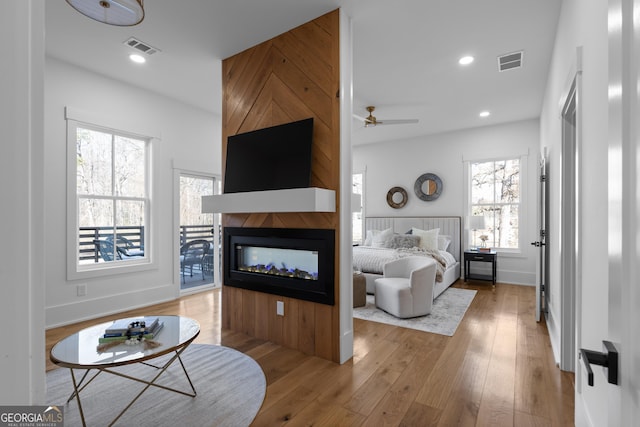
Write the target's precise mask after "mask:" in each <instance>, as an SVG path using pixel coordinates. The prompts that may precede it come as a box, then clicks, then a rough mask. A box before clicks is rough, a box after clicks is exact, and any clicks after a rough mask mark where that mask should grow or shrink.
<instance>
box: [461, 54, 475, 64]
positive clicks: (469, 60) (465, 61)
mask: <svg viewBox="0 0 640 427" xmlns="http://www.w3.org/2000/svg"><path fill="white" fill-rule="evenodd" d="M473 60H474V58H473V56H463V57H462V58H460V59H459V60H458V64H460V65H469V64H471V63H472V62H473Z"/></svg>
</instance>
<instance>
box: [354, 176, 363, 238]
mask: <svg viewBox="0 0 640 427" xmlns="http://www.w3.org/2000/svg"><path fill="white" fill-rule="evenodd" d="M363 178H364V174H363V173H354V174H353V181H352V186H353V187H352V189H351V192H352V193H353V194H359V195H360V197H359V198H358V197H353V198H352V200H351V230H352V233H353V237H352V240H353V243H362V241H363V239H362V234H363V233H362V230H363V227H364V224H363V221H362V217H363V209H362V207H363V206H364V192H363V191H362V190H363V187H362V182H363Z"/></svg>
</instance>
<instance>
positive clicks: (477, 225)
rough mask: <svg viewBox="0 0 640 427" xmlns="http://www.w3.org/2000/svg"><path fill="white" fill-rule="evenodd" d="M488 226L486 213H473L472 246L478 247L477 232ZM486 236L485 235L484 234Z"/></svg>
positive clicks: (470, 226) (470, 224) (470, 223)
mask: <svg viewBox="0 0 640 427" xmlns="http://www.w3.org/2000/svg"><path fill="white" fill-rule="evenodd" d="M485 227H486V225H485V221H484V215H473V216H471V217H469V229H470V230H472V231H473V242H471V244H472V246H473V247H475V248H476V249H477V247H478V244H477V239H476V232H477V231H478V230H484V229H485ZM483 236H484V235H483Z"/></svg>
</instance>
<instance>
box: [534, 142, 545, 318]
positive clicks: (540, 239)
mask: <svg viewBox="0 0 640 427" xmlns="http://www.w3.org/2000/svg"><path fill="white" fill-rule="evenodd" d="M546 157H547V156H546V149H545V152H544V153H541V154H540V158H539V162H538V168H539V169H538V172H539V173H538V178H539V180H540V182H539V183H538V189H537V196H538V197H537V199H538V207H539V210H538V218H537V228H536V230H537V231H538V236H537V240H536V241H535V242H531V244H532V245H533V246H535V247H536V248H537V249H538V250H537V253H538V254H537V260H536V264H537V267H538V268H537V272H536V279H537V280H536V322H539V321H540V318H541V315H542V314H543V313H545V312H546V309H547V294H548V292H547V291H546V289H547V283H548V280H547V268H548V265H549V264H548V256H547V231H546V229H547V222H548V221H547V219H548V216H547V215H548V212H549V207H548V203H547V202H548V199H547V194H548V193H547V174H546Z"/></svg>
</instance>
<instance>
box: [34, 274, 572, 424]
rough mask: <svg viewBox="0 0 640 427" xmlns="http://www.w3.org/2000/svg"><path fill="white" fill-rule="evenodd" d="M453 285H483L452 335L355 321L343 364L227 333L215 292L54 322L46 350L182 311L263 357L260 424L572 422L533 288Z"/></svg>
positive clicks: (210, 336)
mask: <svg viewBox="0 0 640 427" xmlns="http://www.w3.org/2000/svg"><path fill="white" fill-rule="evenodd" d="M455 286H456V287H460V288H468V289H477V290H478V293H477V295H476V297H475V298H474V300H473V302H472V304H471V306H470V307H469V310H468V311H467V313H466V314H465V316H464V319H463V321H462V322H461V324H460V326H459V327H458V330H457V331H456V333H455V335H454V336H453V337H446V336H442V335H435V334H429V333H426V332H421V331H415V330H411V329H404V328H399V327H395V326H390V325H384V324H380V323H373V322H367V321H363V320H359V319H354V332H355V337H354V356H353V359H352V360H351V361H349V362H347V363H345V364H343V365H338V364H335V363H332V362H329V361H326V360H323V359H320V358H317V357H312V356H307V355H305V354H302V353H300V352H299V351H294V350H290V349H287V348H284V347H281V346H278V345H275V344H272V343H269V342H265V341H261V340H258V339H255V338H250V337H247V336H245V335H242V334H239V333H231V332H228V331H221V330H220V291H219V290H213V291H206V292H202V293H199V294H194V295H190V296H185V297H182V298H180V299H178V300H176V301H172V302H168V303H163V304H159V305H155V306H151V307H147V308H145V309H139V310H134V311H130V312H126V313H120V314H118V315H114V316H109V317H104V318H100V319H96V320H92V321H88V322H81V323H78V324H74V325H72V326H65V327H61V328H56V329H51V330H49V331H47V333H46V337H47V339H46V345H47V352H48V351H49V350H50V348H51V346H53V344H54V343H55V342H57V340H59V339H61V338H63V337H64V336H66V335H68V334H70V333H73V332H75V331H76V330H79V329H81V328H83V327H85V326H88V325H91V324H94V323H98V322H99V321H105V320H109V319H114V318H118V317H124V316H134V315H140V314H149V313H154V314H180V315H184V316H189V317H192V318H195V319H197V320H198V321H199V322H200V325H201V328H202V331H201V333H200V336H199V337H198V338H197V339H196V342H197V343H202V344H222V345H225V346H227V347H232V348H235V349H237V350H239V351H242V352H244V353H246V354H248V355H249V356H251V357H253V358H254V359H255V360H256V361H257V362H258V363H259V364H260V366H261V367H262V369H263V371H264V373H265V376H266V379H267V394H266V398H265V401H264V403H263V405H262V408H261V410H260V412H259V413H258V415H257V417H256V419H255V420H254V423H253V425H255V426H274V425H285V424H286V425H288V426H298V425H300V426H311V425H313V426H338V425H345V426H346V425H352V426H375V425H389V426H488V425H493V426H518V427H520V426H536V427H539V426H569V425H570V426H573V425H574V420H573V396H574V381H573V374H571V373H567V372H562V371H560V370H559V369H558V368H557V367H556V366H555V363H554V360H553V355H552V350H551V345H550V342H549V335H548V331H547V328H546V325H545V323H544V322H541V323H536V321H535V319H534V306H535V301H534V288H532V287H525V286H514V285H507V284H498V285H496V287H495V288H493V287H492V286H491V285H490V284H486V283H481V282H478V283H473V282H470V283H469V284H461V283H460V282H459V284H456V285H455ZM53 368H55V365H53V364H51V362H47V370H49V369H53Z"/></svg>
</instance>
